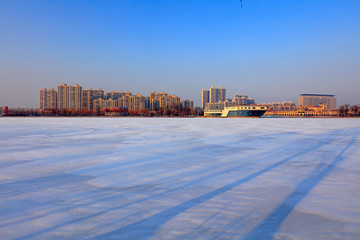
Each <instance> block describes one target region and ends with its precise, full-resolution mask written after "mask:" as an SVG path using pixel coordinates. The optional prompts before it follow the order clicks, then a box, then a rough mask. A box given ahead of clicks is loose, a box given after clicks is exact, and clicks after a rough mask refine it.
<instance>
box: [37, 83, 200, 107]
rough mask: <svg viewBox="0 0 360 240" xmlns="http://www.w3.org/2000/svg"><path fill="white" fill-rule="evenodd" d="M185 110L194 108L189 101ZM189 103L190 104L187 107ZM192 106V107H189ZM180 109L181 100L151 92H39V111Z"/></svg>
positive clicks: (64, 86)
mask: <svg viewBox="0 0 360 240" xmlns="http://www.w3.org/2000/svg"><path fill="white" fill-rule="evenodd" d="M185 102H186V103H185V104H186V106H193V103H192V102H191V101H190V100H185ZM190 102H191V103H190ZM191 104H192V105H191ZM179 106H180V98H179V97H178V96H176V95H170V94H167V93H164V92H161V93H157V92H155V91H154V92H152V93H150V95H149V96H142V95H141V94H137V95H133V94H131V93H130V92H126V93H125V92H124V91H122V92H116V91H112V92H108V93H106V94H104V91H103V90H102V89H101V88H100V89H99V90H94V89H92V88H90V89H85V90H83V89H82V87H81V86H80V85H78V84H75V85H74V86H71V85H67V84H62V85H59V86H58V91H55V90H54V89H51V90H47V89H46V88H44V89H42V90H40V108H41V109H45V108H57V109H60V110H62V109H66V110H81V109H84V110H99V109H103V108H126V109H128V110H130V111H141V110H145V109H148V110H152V111H158V110H160V109H172V110H176V109H178V107H179Z"/></svg>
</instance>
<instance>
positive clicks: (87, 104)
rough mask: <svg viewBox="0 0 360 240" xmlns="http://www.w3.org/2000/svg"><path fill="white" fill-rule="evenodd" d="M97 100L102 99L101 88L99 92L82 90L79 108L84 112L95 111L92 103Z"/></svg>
mask: <svg viewBox="0 0 360 240" xmlns="http://www.w3.org/2000/svg"><path fill="white" fill-rule="evenodd" d="M99 98H102V99H104V90H102V89H101V88H100V89H99V90H93V89H92V88H90V89H86V90H83V91H82V97H81V108H82V109H85V110H96V108H94V107H93V101H94V100H95V99H99Z"/></svg>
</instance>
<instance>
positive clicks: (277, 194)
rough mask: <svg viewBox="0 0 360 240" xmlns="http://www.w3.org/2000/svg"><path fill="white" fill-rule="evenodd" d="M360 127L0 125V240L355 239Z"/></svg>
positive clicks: (174, 122)
mask: <svg viewBox="0 0 360 240" xmlns="http://www.w3.org/2000/svg"><path fill="white" fill-rule="evenodd" d="M359 136H360V119H339V118H337V119H244V118H243V119H203V118H184V119H176V118H0V238H1V239H354V240H355V239H356V240H358V239H360V138H359Z"/></svg>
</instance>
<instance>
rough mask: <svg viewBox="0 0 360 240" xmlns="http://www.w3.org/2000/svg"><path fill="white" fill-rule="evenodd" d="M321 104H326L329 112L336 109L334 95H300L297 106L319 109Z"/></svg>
mask: <svg viewBox="0 0 360 240" xmlns="http://www.w3.org/2000/svg"><path fill="white" fill-rule="evenodd" d="M321 103H326V104H327V108H328V109H329V110H334V109H336V97H335V95H325V94H300V97H299V104H298V105H299V106H300V105H301V106H315V107H319V106H320V104H321Z"/></svg>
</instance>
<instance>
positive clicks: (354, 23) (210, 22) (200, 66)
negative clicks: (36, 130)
mask: <svg viewBox="0 0 360 240" xmlns="http://www.w3.org/2000/svg"><path fill="white" fill-rule="evenodd" d="M243 4H244V8H241V7H240V1H239V0H114V1H111V0H106V1H105V0H99V1H93V0H58V1H55V0H0V106H5V105H8V106H10V107H38V106H39V100H38V99H39V90H40V89H42V88H56V87H57V85H59V84H61V83H68V84H76V83H78V84H80V85H81V86H83V88H85V89H87V88H96V89H97V88H103V89H104V90H105V91H112V90H117V91H121V90H124V91H131V92H133V93H140V94H143V95H147V94H148V93H149V92H151V91H154V90H155V91H157V92H161V91H165V92H167V93H170V94H176V95H178V96H179V97H180V98H181V99H186V98H189V99H192V100H194V101H195V105H200V98H201V90H202V89H208V88H210V87H211V85H215V86H216V87H219V86H220V85H221V86H223V87H224V88H226V89H227V97H229V98H231V97H232V96H233V95H234V94H247V95H248V96H249V97H253V98H255V100H256V101H257V102H258V103H260V102H273V101H284V100H286V101H289V100H290V101H294V102H297V98H298V96H299V94H301V93H322V94H335V95H336V96H337V98H338V104H344V103H350V104H360V94H359V89H360V1H359V0H341V1H340V0H308V1H304V0H303V1H294V0H243Z"/></svg>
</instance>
